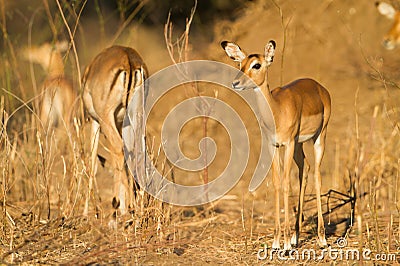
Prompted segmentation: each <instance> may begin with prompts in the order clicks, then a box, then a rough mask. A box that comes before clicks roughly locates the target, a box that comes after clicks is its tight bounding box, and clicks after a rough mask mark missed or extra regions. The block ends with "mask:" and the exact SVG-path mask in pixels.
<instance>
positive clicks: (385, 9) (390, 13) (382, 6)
mask: <svg viewBox="0 0 400 266" xmlns="http://www.w3.org/2000/svg"><path fill="white" fill-rule="evenodd" d="M375 5H376V8H377V9H378V11H379V13H381V14H382V15H384V16H385V17H387V18H388V19H394V16H395V15H396V12H397V11H396V9H395V8H394V7H393V6H392V5H391V4H388V3H385V2H376V3H375Z"/></svg>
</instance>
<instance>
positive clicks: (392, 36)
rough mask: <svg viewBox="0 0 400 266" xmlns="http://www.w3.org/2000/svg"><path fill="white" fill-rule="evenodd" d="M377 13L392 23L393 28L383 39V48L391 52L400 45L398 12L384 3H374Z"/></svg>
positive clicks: (399, 15) (399, 18)
mask: <svg viewBox="0 0 400 266" xmlns="http://www.w3.org/2000/svg"><path fill="white" fill-rule="evenodd" d="M376 8H377V9H378V11H379V13H381V14H382V15H384V16H385V17H387V18H388V19H390V20H392V21H393V26H392V27H391V28H390V30H389V31H388V33H386V35H385V37H384V39H383V46H384V47H385V48H386V49H388V50H392V49H394V48H395V47H396V46H398V45H399V44H400V12H399V11H398V10H396V9H395V8H394V7H393V6H392V5H390V4H388V3H385V2H376Z"/></svg>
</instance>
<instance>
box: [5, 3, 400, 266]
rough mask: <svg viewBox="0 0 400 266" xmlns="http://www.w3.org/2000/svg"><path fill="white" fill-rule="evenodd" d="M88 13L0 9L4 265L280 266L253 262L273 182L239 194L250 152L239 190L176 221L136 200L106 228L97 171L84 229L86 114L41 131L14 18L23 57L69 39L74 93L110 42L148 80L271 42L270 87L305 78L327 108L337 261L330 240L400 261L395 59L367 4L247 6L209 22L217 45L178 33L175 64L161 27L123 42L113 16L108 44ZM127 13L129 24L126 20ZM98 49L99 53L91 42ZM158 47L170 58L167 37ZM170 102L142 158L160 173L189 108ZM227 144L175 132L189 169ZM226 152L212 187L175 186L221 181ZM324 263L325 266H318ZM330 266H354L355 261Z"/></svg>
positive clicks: (143, 197) (207, 130)
mask: <svg viewBox="0 0 400 266" xmlns="http://www.w3.org/2000/svg"><path fill="white" fill-rule="evenodd" d="M120 2H121V3H123V1H120ZM57 3H58V5H57ZM85 3H86V2H85V1H77V3H76V5H75V6H72V5H71V4H69V2H68V1H56V2H55V3H52V2H48V1H47V0H43V1H33V2H32V6H31V8H30V9H29V8H27V9H26V8H25V9H24V8H23V7H21V6H15V5H17V4H12V3H11V1H5V0H0V26H1V31H2V39H1V40H2V41H3V43H2V47H3V49H2V50H1V62H2V64H0V88H1V91H2V92H1V98H0V111H1V118H2V119H1V122H2V124H1V135H0V146H1V150H2V152H1V153H0V169H1V174H0V175H1V177H0V185H1V190H0V199H1V203H2V204H1V209H0V210H1V211H0V218H1V223H0V251H1V252H0V253H1V257H0V261H1V262H4V263H23V264H36V263H43V264H50V263H68V264H92V263H116V264H119V263H136V264H177V263H181V264H255V263H260V262H261V263H277V264H278V263H283V262H282V261H279V260H277V259H275V260H274V261H273V262H271V261H269V260H266V261H259V260H258V259H257V252H258V250H259V249H260V248H262V247H263V246H264V245H269V246H271V243H272V239H273V229H272V228H273V219H272V218H273V217H272V216H271V215H272V212H271V211H270V210H271V206H273V202H274V198H273V196H272V195H271V194H273V193H270V191H271V190H272V186H271V181H270V178H267V180H266V181H265V182H264V184H263V186H262V188H260V189H259V190H258V191H257V192H256V193H255V194H250V193H248V192H247V185H248V182H249V179H250V177H251V174H252V171H254V167H255V160H256V158H257V154H258V152H259V150H257V144H252V145H253V146H252V154H251V156H250V163H249V166H248V167H247V169H246V171H245V174H244V176H243V179H242V180H241V181H240V182H239V184H238V185H237V186H236V187H235V188H234V189H233V190H232V191H231V192H230V193H229V194H228V195H227V196H226V197H224V198H223V199H221V200H219V201H218V202H214V203H213V204H212V205H207V206H200V207H193V208H183V207H177V206H170V205H167V204H163V203H161V202H159V201H158V200H155V199H154V198H151V197H149V196H148V195H147V194H146V193H145V192H144V191H139V192H138V193H137V197H136V198H135V206H134V211H133V212H132V213H131V214H129V215H125V216H119V215H117V216H113V211H114V210H113V209H112V208H111V202H110V199H111V191H110V189H109V188H110V184H111V182H112V178H111V177H112V173H110V172H109V168H108V164H107V161H106V164H105V167H104V168H102V167H99V168H101V169H99V171H98V172H99V175H98V177H97V182H96V185H95V189H94V191H93V193H92V194H89V197H90V202H91V206H92V208H91V212H90V215H89V216H88V217H83V216H82V215H81V214H82V210H83V205H84V202H85V200H86V197H87V196H88V194H87V189H88V175H89V173H88V165H89V159H88V156H87V155H88V154H89V153H88V148H89V147H88V143H87V136H88V133H87V130H88V127H87V125H86V121H85V119H84V118H82V109H81V107H82V105H81V104H78V106H79V108H80V109H79V108H78V109H79V110H78V111H77V114H79V115H77V117H76V118H75V121H74V127H73V129H71V130H68V129H66V128H64V127H60V128H58V129H56V130H50V131H43V130H41V126H40V121H39V118H38V115H37V114H38V110H37V109H38V106H37V104H34V102H35V99H37V98H35V97H37V94H36V93H35V89H34V88H39V87H40V83H41V81H42V80H43V76H44V73H42V72H40V70H38V69H36V68H34V69H32V70H30V69H29V65H28V63H26V62H24V61H22V60H21V59H20V58H19V55H18V51H19V50H20V49H22V48H23V46H25V45H23V44H22V43H23V42H22V41H21V39H24V38H27V39H30V38H28V33H27V32H26V37H24V34H25V33H24V32H22V30H21V26H18V25H16V24H15V23H16V22H15V21H16V20H15V18H14V19H13V17H12V16H10V14H11V13H12V14H13V15H14V16H20V17H22V18H23V19H22V20H23V21H25V22H26V23H28V24H29V23H32V33H31V35H32V36H31V37H32V38H31V41H32V43H35V42H37V43H38V44H40V43H41V42H44V41H50V40H57V39H60V38H62V36H65V38H66V39H71V37H73V38H72V39H73V40H74V43H75V44H74V45H73V46H71V48H72V50H71V51H72V52H70V53H69V54H67V55H66V56H65V64H66V66H67V68H66V71H67V73H68V74H69V76H70V77H71V78H72V79H73V80H74V81H75V84H76V86H77V87H79V85H78V84H79V80H80V78H79V77H80V75H81V70H80V69H83V68H84V66H85V65H86V64H87V62H89V61H90V59H91V58H92V57H93V56H94V55H95V54H96V53H97V52H98V51H99V50H101V49H102V48H104V46H105V43H108V42H107V40H111V42H114V41H115V40H117V41H115V43H122V44H125V45H130V46H133V47H136V48H137V49H138V50H139V52H140V53H141V54H142V55H143V58H144V59H145V61H146V63H147V65H148V66H149V68H150V70H151V72H154V71H155V70H159V69H161V68H162V67H164V66H167V65H169V64H170V62H171V57H172V58H177V57H176V56H178V57H179V56H180V58H181V59H183V60H189V59H200V58H201V59H214V60H218V61H223V60H225V59H224V54H223V51H222V50H218V49H220V47H219V42H220V41H221V40H223V39H228V40H232V41H237V42H239V43H240V44H241V46H242V48H245V49H246V50H247V51H248V52H255V51H262V49H263V46H264V44H265V43H266V42H267V41H268V40H269V39H276V40H277V43H278V48H279V47H280V48H279V49H281V50H279V49H278V50H279V51H280V53H281V54H280V55H281V56H279V57H278V56H277V59H276V62H275V65H273V66H272V67H271V72H270V82H271V87H274V86H277V85H278V84H280V83H286V82H288V81H290V80H292V79H294V78H297V77H299V76H311V77H314V78H316V79H318V80H319V81H321V83H322V84H324V85H325V86H326V87H327V88H328V89H329V90H330V92H331V94H332V99H333V114H332V121H331V122H330V126H329V129H328V131H329V133H328V139H327V141H328V143H327V146H328V147H327V151H326V154H325V158H324V162H323V166H322V170H323V172H322V175H323V178H324V181H323V190H322V191H325V192H328V191H329V190H330V189H332V191H330V193H327V194H325V195H324V197H323V203H324V211H325V212H326V214H325V216H324V219H325V222H326V223H327V231H328V242H329V243H330V244H331V245H332V247H335V245H336V244H335V241H336V240H337V239H338V237H346V239H347V241H348V245H347V249H351V248H358V249H362V248H370V249H371V250H372V252H373V253H374V254H375V253H396V254H397V250H398V248H399V247H400V244H399V243H400V206H399V204H400V203H399V196H400V192H399V185H400V184H399V182H400V180H399V178H400V159H399V158H400V152H399V151H400V141H399V139H400V138H399V123H398V121H399V106H400V102H399V100H398V99H399V96H400V93H399V90H398V86H397V82H398V81H399V80H398V66H399V64H398V59H399V58H398V55H397V54H396V52H389V51H385V50H383V48H381V47H380V40H381V37H382V36H383V32H384V31H385V30H386V27H388V26H389V25H387V24H388V23H386V22H385V21H384V20H383V19H382V18H381V17H380V16H379V14H376V13H375V12H376V11H375V10H374V5H373V3H369V2H366V3H364V2H360V3H357V4H356V3H347V2H346V1H322V2H321V1H317V0H315V1H310V2H307V4H305V3H304V1H254V2H251V3H249V4H248V5H247V8H246V9H245V10H243V11H242V12H241V15H239V16H238V17H237V18H236V19H235V20H234V21H233V22H232V21H220V20H217V21H216V23H215V30H214V32H213V36H212V37H213V39H214V41H213V42H212V43H205V42H204V39H202V38H197V37H196V34H198V33H196V32H191V35H190V36H191V39H190V40H191V41H190V42H189V41H188V40H189V39H188V37H189V35H188V31H186V35H183V36H184V38H183V40H184V41H183V42H181V46H179V49H180V48H182V47H183V48H182V49H183V50H181V51H179V52H178V53H172V55H171V54H170V57H169V56H168V49H167V47H166V45H165V44H164V43H162V41H163V26H164V25H155V26H154V27H153V28H149V27H148V26H145V25H137V24H134V25H132V28H129V27H130V26H129V27H128V26H127V25H128V22H129V21H130V20H132V17H131V16H127V17H124V16H123V15H120V16H119V19H120V21H119V22H113V21H111V22H109V23H111V24H113V25H114V24H115V25H117V27H118V29H119V30H116V31H114V33H113V34H108V33H107V31H106V29H104V28H102V25H104V21H103V19H104V17H101V16H100V14H103V13H97V15H98V16H97V17H96V18H95V19H93V20H90V19H88V18H85V17H81V15H82V14H81V10H82V9H83V10H84V9H85V8H88V6H87V5H89V3H86V6H85ZM121 3H120V4H121ZM38 4H40V5H42V4H44V6H45V9H44V10H40V9H36V8H37V6H38ZM145 4H146V2H143V5H145ZM122 7H123V6H120V8H122ZM277 7H279V8H280V9H278V8H277ZM49 10H50V12H49ZM121 10H122V9H120V11H121ZM60 11H61V12H60ZM280 11H281V13H280ZM10 12H11V13H10ZM18 12H19V13H18ZM121 12H122V11H121ZM135 12H138V10H133V11H132V13H131V14H135ZM34 14H35V15H34ZM121 14H124V13H123V12H122V13H121ZM62 15H63V16H62ZM103 15H104V14H103ZM188 15H190V14H188ZM33 17H35V19H32V18H33ZM43 22H45V23H47V24H46V25H50V27H49V29H48V30H43V31H40V30H37V29H35V27H36V28H37V27H39V26H38V25H39V24H40V23H43ZM372 22H375V23H372ZM192 23H196V21H193V22H192ZM67 25H68V27H69V29H68V30H67V27H66V26H67ZM80 25H81V26H82V28H80V27H79V26H80ZM92 25H95V27H97V28H100V30H99V32H103V33H102V34H101V35H100V34H97V32H96V31H95V30H92V29H90V28H89V26H92ZM118 25H119V26H118ZM91 30H92V31H93V32H91ZM167 30H168V28H167ZM187 30H188V29H187ZM166 32H167V33H168V31H166ZM175 32H179V30H175ZM209 32H211V30H209ZM283 32H285V34H284V33H283ZM64 33H66V34H65V35H64ZM18 34H19V35H22V36H19V35H18ZM49 36H50V37H49ZM97 36H103V37H104V39H103V40H101V41H99V42H97V39H98V38H97ZM103 37H102V38H103ZM166 37H167V40H169V44H170V46H168V47H169V48H171V45H172V43H173V34H172V33H171V34H170V35H169V34H167V35H166ZM168 37H169V39H168ZM185 38H186V39H185ZM132 40H134V42H133V41H132ZM197 40H203V41H201V42H197ZM93 42H95V43H96V44H93ZM27 43H28V42H27ZM89 43H90V44H89ZM283 43H284V44H285V46H284V47H285V48H284V49H283V48H282V44H283ZM92 45H93V46H92ZM176 49H178V48H176ZM169 52H171V50H170V51H169ZM179 60H180V59H177V60H176V61H179ZM225 62H228V61H225ZM216 91H217V93H216ZM194 94H200V95H208V96H212V97H215V96H216V95H218V98H220V99H226V101H230V103H231V105H236V106H240V104H241V102H240V100H239V99H238V98H235V97H234V96H232V95H231V94H230V92H228V91H226V90H223V89H220V90H218V88H213V90H212V91H203V90H198V89H197V90H196V91H195V92H194ZM169 97H170V98H168V96H167V98H165V99H163V101H160V103H159V104H160V105H159V106H158V107H157V108H158V109H159V110H164V111H163V112H161V111H160V112H156V113H153V114H152V116H151V119H152V124H151V125H150V128H149V129H148V131H149V132H150V133H149V134H151V135H154V136H153V137H152V138H151V139H152V140H153V142H152V144H151V148H150V149H149V150H151V151H152V153H153V155H154V157H159V162H160V166H159V167H160V168H163V167H164V166H163V154H162V152H160V153H159V152H158V148H157V147H158V146H159V144H160V136H159V132H160V131H159V128H160V125H161V123H162V119H163V116H165V114H166V111H167V110H170V108H171V106H170V105H173V104H175V103H176V101H177V100H182V99H186V98H188V97H191V96H190V95H187V94H184V95H179V97H178V96H176V94H174V95H170V96H169ZM224 97H225V98H224ZM239 109H240V108H239ZM239 112H242V113H241V115H242V116H243V117H246V116H247V119H248V121H246V126H247V127H248V129H249V132H251V134H252V136H257V134H258V133H257V130H256V128H255V125H254V123H253V122H252V121H253V120H252V119H253V117H251V116H248V115H247V113H246V110H239ZM224 132H225V131H224V130H223V128H222V127H221V126H219V125H218V124H217V123H215V124H214V123H212V122H211V121H207V122H204V120H201V119H200V120H198V121H193V122H192V124H189V125H188V127H187V128H186V129H185V128H184V131H183V132H182V136H181V140H180V141H181V143H182V144H184V151H185V152H187V154H188V156H189V157H191V156H193V157H195V156H197V152H198V150H197V145H198V140H199V139H201V138H202V137H203V136H210V137H212V138H214V139H215V140H216V143H217V144H219V143H222V144H224V143H226V136H227V135H226V133H224ZM105 141H106V140H104V139H103V140H101V142H103V143H104V142H105ZM221 146H222V147H221V148H219V149H220V153H217V155H218V156H220V157H221V158H219V159H218V156H217V160H216V161H215V162H214V163H213V164H212V165H211V166H210V168H209V169H208V173H206V172H202V173H185V172H184V171H180V170H178V169H177V170H176V174H175V175H176V178H177V180H179V179H181V180H182V179H188V178H193V180H195V181H194V182H196V181H198V180H201V182H206V181H207V178H208V179H209V180H212V179H213V178H215V177H216V176H218V173H220V171H221V169H223V167H224V166H225V165H226V156H223V155H224V154H226V150H227V149H226V148H225V147H226V146H229V145H226V144H225V145H221ZM305 149H306V153H307V151H310V150H311V149H310V147H305ZM100 154H101V155H102V156H103V157H105V158H106V159H107V157H108V152H107V150H106V149H102V150H100ZM310 161H312V160H311V158H310ZM167 171H168V170H167ZM311 173H312V171H311ZM206 177H207V178H206ZM294 177H295V175H294V174H293V178H292V179H293V180H292V184H291V195H292V197H291V205H292V206H296V204H295V203H296V199H297V193H298V192H297V191H298V181H297V180H296V178H294ZM309 179H310V180H309V185H308V187H307V191H306V200H307V202H306V205H305V217H304V218H305V227H304V230H303V232H302V234H301V235H300V240H301V246H300V248H299V250H304V249H306V248H316V241H315V237H316V221H315V218H316V211H315V204H316V203H315V200H314V196H313V195H314V193H313V191H314V188H313V186H312V184H313V182H312V175H311V176H310V178H309ZM191 180H192V179H191ZM335 191H338V192H340V193H341V194H338V193H335ZM354 197H355V198H354ZM355 199H356V200H355ZM328 200H329V204H328ZM293 222H294V213H293ZM110 225H113V226H110ZM322 262H331V263H332V262H333V261H331V260H329V259H325V260H323V261H322ZM303 263H305V262H304V261H303ZM317 263H320V262H315V264H317ZM338 263H343V264H353V263H354V261H346V260H342V261H340V262H338ZM387 264H393V262H391V263H389V262H387Z"/></svg>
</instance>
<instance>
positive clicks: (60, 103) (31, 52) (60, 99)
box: [23, 42, 77, 129]
mask: <svg viewBox="0 0 400 266" xmlns="http://www.w3.org/2000/svg"><path fill="white" fill-rule="evenodd" d="M67 49H68V43H67V42H59V43H55V44H54V45H53V44H50V43H44V44H42V45H41V46H38V47H30V48H27V49H25V50H24V51H23V56H24V57H25V58H26V59H28V60H29V61H30V62H32V63H37V64H39V65H41V67H42V68H43V70H44V71H45V72H46V79H45V80H44V82H43V84H42V97H41V100H40V116H39V117H40V120H41V122H42V123H43V125H44V126H45V128H46V129H47V128H48V127H49V126H51V127H55V126H57V125H59V124H60V123H61V122H65V124H66V126H67V128H68V127H69V125H70V122H71V118H72V117H71V116H72V112H73V110H74V108H73V106H74V103H75V100H76V98H77V95H76V92H75V90H74V88H73V86H72V83H71V81H70V80H69V79H67V78H66V77H65V74H64V64H63V59H62V56H61V52H65V51H66V50H67Z"/></svg>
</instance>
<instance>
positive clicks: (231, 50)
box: [221, 41, 246, 62]
mask: <svg viewBox="0 0 400 266" xmlns="http://www.w3.org/2000/svg"><path fill="white" fill-rule="evenodd" d="M221 46H222V48H223V49H224V50H225V52H226V54H227V55H228V56H229V57H230V58H232V59H233V60H234V61H237V62H242V61H243V59H245V58H246V54H245V53H243V52H242V49H240V47H239V45H237V44H236V43H233V42H228V41H223V42H221Z"/></svg>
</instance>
